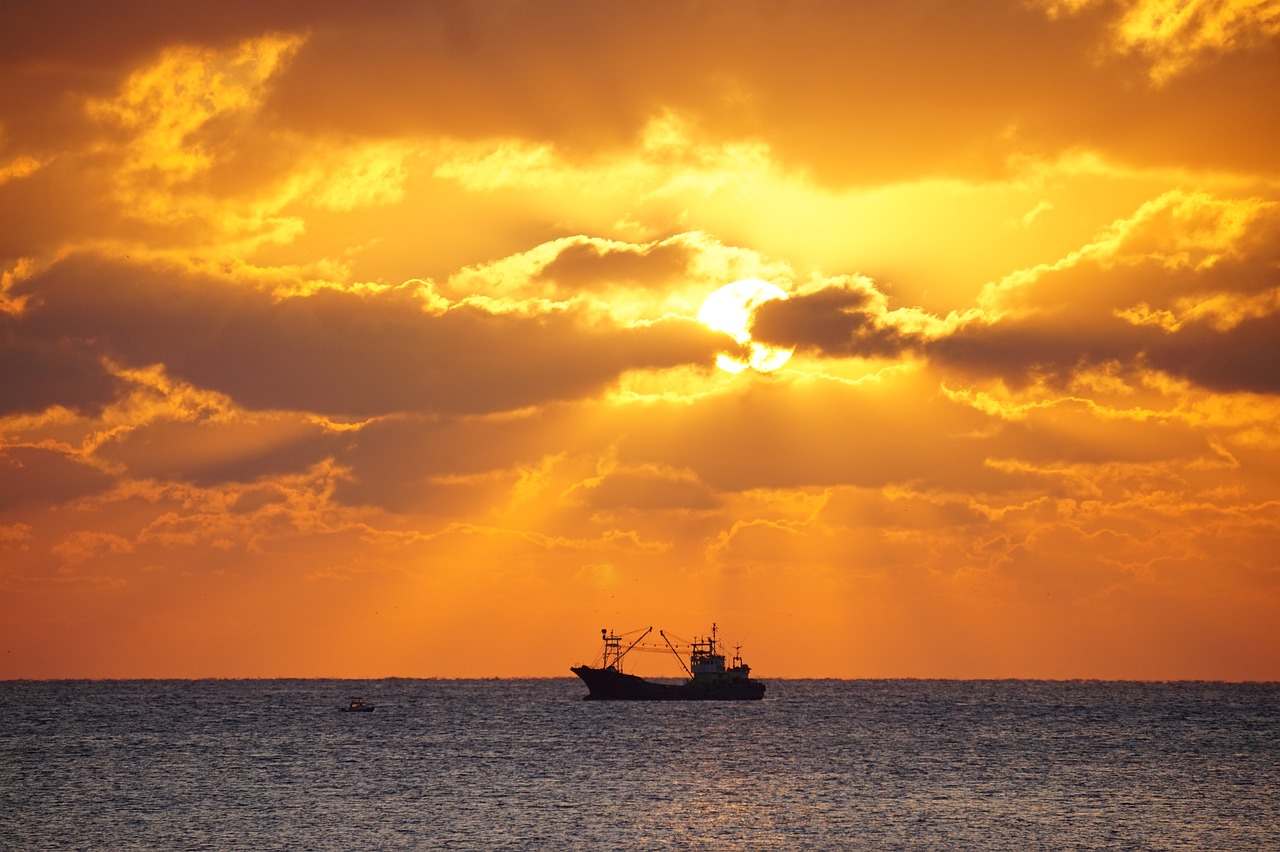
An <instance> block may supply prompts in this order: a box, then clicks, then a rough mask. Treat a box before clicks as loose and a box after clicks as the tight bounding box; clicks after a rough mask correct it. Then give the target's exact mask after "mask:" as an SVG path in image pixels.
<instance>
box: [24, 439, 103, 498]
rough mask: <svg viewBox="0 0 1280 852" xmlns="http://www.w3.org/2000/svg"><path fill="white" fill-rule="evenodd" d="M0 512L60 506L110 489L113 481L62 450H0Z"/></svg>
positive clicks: (33, 448)
mask: <svg viewBox="0 0 1280 852" xmlns="http://www.w3.org/2000/svg"><path fill="white" fill-rule="evenodd" d="M0 471H2V472H3V476H0V508H3V509H6V510H8V509H12V508H14V507H18V506H23V505H27V504H31V505H41V504H46V503H52V504H59V503H64V502H66V501H69V500H74V499H77V498H80V497H85V496H88V495H91V494H96V493H99V492H101V491H104V490H106V489H107V488H108V487H110V484H111V477H109V476H107V475H106V474H105V473H103V472H102V471H100V470H98V469H96V468H94V467H91V466H89V465H87V464H84V463H83V462H81V461H80V460H79V459H77V458H75V457H74V456H72V455H70V454H68V453H66V452H62V451H59V450H52V449H43V448H39V447H13V446H10V447H3V448H0Z"/></svg>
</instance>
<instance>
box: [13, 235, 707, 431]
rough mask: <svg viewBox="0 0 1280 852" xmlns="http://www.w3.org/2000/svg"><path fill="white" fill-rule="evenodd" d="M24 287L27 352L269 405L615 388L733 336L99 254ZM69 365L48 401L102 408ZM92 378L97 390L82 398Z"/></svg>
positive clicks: (327, 407)
mask: <svg viewBox="0 0 1280 852" xmlns="http://www.w3.org/2000/svg"><path fill="white" fill-rule="evenodd" d="M18 292H19V293H20V294H22V295H27V296H30V297H31V301H30V306H29V308H28V309H27V310H26V311H25V312H24V314H23V315H22V317H21V318H20V319H19V320H16V321H15V322H14V324H13V327H14V329H15V331H14V337H15V338H16V339H15V340H13V341H12V342H11V343H10V344H9V349H10V354H9V357H10V358H11V359H13V358H21V357H24V356H23V352H32V351H34V352H40V351H43V350H41V349H40V348H39V347H41V346H43V347H45V348H46V349H48V347H50V346H51V341H59V340H65V341H72V343H70V344H69V345H70V346H72V347H73V348H75V349H78V350H79V352H78V353H77V355H78V356H79V357H81V358H82V359H92V358H95V357H97V358H102V357H105V358H110V359H112V360H113V361H116V362H119V363H121V364H123V365H126V366H135V367H142V366H147V365H150V364H156V363H159V364H163V365H165V368H166V370H167V371H168V372H169V373H170V374H171V375H172V376H173V377H175V378H177V379H180V380H182V381H186V382H189V383H191V384H193V385H195V386H197V387H201V388H206V389H210V390H214V391H217V392H220V393H224V394H226V395H227V396H229V397H230V398H231V399H232V400H234V401H235V402H236V403H238V404H239V405H242V406H244V407H246V408H250V409H257V410H281V409H282V410H295V411H309V412H318V413H325V414H341V415H349V416H373V415H381V414H389V413H394V412H408V411H416V412H439V413H447V414H465V413H486V412H495V411H504V410H515V409H519V408H523V407H526V406H530V405H535V404H539V403H545V402H551V401H554V400H558V399H571V398H578V397H580V396H582V395H584V394H586V395H590V394H594V393H599V392H600V391H602V390H603V389H605V388H606V387H608V386H609V385H610V384H611V383H613V382H614V381H616V380H617V378H618V377H619V376H620V375H621V374H622V373H624V372H626V371H628V370H640V369H652V368H664V367H673V366H680V365H684V364H708V363H710V361H711V359H712V357H713V355H714V351H715V347H716V346H717V344H718V343H719V338H718V336H717V335H715V334H714V333H712V332H710V331H708V330H707V329H706V328H704V327H702V326H700V325H698V324H697V323H696V322H694V321H692V320H688V319H681V318H678V317H670V318H662V319H658V320H655V321H652V322H649V323H646V324H642V325H631V326H622V325H615V324H611V323H610V322H608V321H607V320H605V319H603V318H602V317H600V316H599V315H595V314H592V315H589V316H588V315H586V314H584V313H583V312H582V311H580V310H577V309H574V308H573V307H572V306H567V307H566V306H560V307H557V306H555V305H552V306H548V307H545V308H542V309H538V310H535V311H534V312H532V313H528V314H525V313H519V312H516V311H499V310H492V309H487V308H483V307H477V306H472V305H468V304H465V303H462V304H455V305H451V306H450V307H448V308H447V309H443V310H440V309H436V308H435V307H433V305H435V304H436V303H435V302H432V301H430V300H428V301H424V300H423V298H421V296H420V293H419V291H418V290H417V289H414V288H392V289H386V290H379V291H374V292H363V293H362V292H344V291H337V290H332V289H322V290H319V291H317V292H314V293H311V294H310V295H305V296H294V297H287V298H275V297H273V296H272V295H271V294H270V293H269V292H265V291H262V290H257V289H253V288H251V287H246V286H244V285H241V284H238V283H232V282H227V281H225V280H219V279H215V278H212V277H208V276H203V275H200V274H197V273H192V272H189V271H185V270H183V269H180V268H173V267H171V268H155V267H147V266H140V265H132V264H127V263H120V262H116V261H108V260H104V259H97V258H90V257H76V258H72V259H69V260H67V261H64V262H62V263H59V264H57V265H56V266H54V267H53V268H51V269H50V270H48V271H47V272H45V273H43V274H40V275H36V276H33V277H32V278H30V279H27V280H26V281H24V282H22V284H21V285H19V286H18ZM21 347H26V348H25V349H24V348H21ZM13 353H16V354H13ZM65 362H72V363H74V358H73V356H72V355H59V357H58V358H57V359H52V361H51V363H48V364H44V365H42V366H41V367H40V369H43V370H44V371H46V372H47V373H48V374H49V375H50V376H51V377H53V378H61V379H62V380H63V381H62V383H61V384H60V385H58V386H57V387H56V388H54V387H51V388H49V390H48V393H47V396H48V398H49V399H56V400H58V401H60V402H62V403H63V404H66V405H68V406H69V407H77V406H83V405H87V404H89V403H90V402H92V401H95V400H96V401H99V402H100V397H101V392H100V390H99V388H98V385H94V384H92V382H90V381H88V380H87V379H85V378H84V376H83V375H82V373H78V372H74V371H70V370H68V369H62V370H61V371H59V369H58V368H59V365H60V364H63V363H65ZM82 372H83V371H82ZM73 380H74V381H73ZM81 386H85V387H91V388H92V389H93V390H94V394H93V395H90V396H83V395H82V396H81V397H79V398H77V397H76V393H77V390H78V389H79V388H80V387H81ZM15 404H16V403H15Z"/></svg>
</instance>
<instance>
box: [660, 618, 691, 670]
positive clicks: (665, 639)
mask: <svg viewBox="0 0 1280 852" xmlns="http://www.w3.org/2000/svg"><path fill="white" fill-rule="evenodd" d="M658 635H659V636H661V637H662V641H663V642H666V643H667V647H668V648H670V649H671V653H673V654H675V655H676V659H677V660H678V661H679V662H680V668H682V669H684V671H685V674H687V675H689V677H693V672H691V671H689V667H688V666H686V665H685V664H684V658H683V657H681V656H680V652H679V651H677V650H676V646H675V645H672V644H671V640H670V639H668V638H667V634H666V633H664V632H663V631H661V630H659V631H658Z"/></svg>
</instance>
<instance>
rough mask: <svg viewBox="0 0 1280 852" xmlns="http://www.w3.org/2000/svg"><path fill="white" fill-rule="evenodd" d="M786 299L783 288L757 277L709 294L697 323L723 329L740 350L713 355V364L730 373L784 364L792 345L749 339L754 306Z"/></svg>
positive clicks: (773, 367) (736, 282) (765, 370)
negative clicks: (714, 359)
mask: <svg viewBox="0 0 1280 852" xmlns="http://www.w3.org/2000/svg"><path fill="white" fill-rule="evenodd" d="M785 298H787V293H786V291H785V290H783V289H782V288H781V287H779V286H777V285H776V284H770V283H769V282H768V281H761V280H760V279H759V278H744V279H742V280H741V281H734V282H733V283H732V284H726V285H725V286H723V287H721V288H720V289H719V290H717V291H715V292H714V293H712V294H711V295H710V296H708V297H707V300H706V301H705V302H703V303H702V308H701V309H700V310H699V311H698V322H700V323H702V324H703V325H705V326H706V327H707V328H710V329H713V330H715V331H721V332H724V333H725V334H727V335H729V336H730V337H732V338H733V339H734V341H735V342H737V343H739V344H740V345H741V346H742V350H741V351H738V352H721V353H720V354H718V355H716V366H718V367H719V368H720V369H722V370H727V371H728V372H730V373H741V372H742V371H743V370H745V369H747V368H748V367H750V368H751V369H753V370H759V371H760V372H762V373H767V372H769V371H770V370H776V369H778V368H779V367H781V366H782V365H783V364H785V363H787V359H789V358H790V357H791V353H792V352H793V351H795V347H794V346H790V347H787V346H773V345H770V344H768V343H760V342H759V341H756V340H752V339H751V319H752V316H753V315H754V314H755V311H756V308H758V307H760V306H761V305H762V304H764V303H765V302H768V301H770V300H772V299H785ZM743 352H745V353H746V358H745V359H744V358H743V357H742V354H743Z"/></svg>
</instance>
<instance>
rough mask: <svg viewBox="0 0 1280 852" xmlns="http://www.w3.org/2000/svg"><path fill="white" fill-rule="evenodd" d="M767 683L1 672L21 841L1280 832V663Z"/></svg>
mask: <svg viewBox="0 0 1280 852" xmlns="http://www.w3.org/2000/svg"><path fill="white" fill-rule="evenodd" d="M768 683H769V692H768V695H767V696H766V698H765V700H764V701H760V702H724V703H719V702H711V703H680V702H676V703H611V702H584V701H582V700H581V697H582V695H583V694H584V693H585V688H584V687H582V685H581V684H579V683H578V682H577V681H576V680H573V679H569V678H565V679H548V680H490V681H450V680H399V679H393V680H382V681H325V680H256V681H94V682H79V681H77V682H68V681H59V682H25V681H10V682H0V712H2V713H3V723H2V725H0V848H4V849H22V850H27V849H59V850H62V849H95V850H96V849H110V850H119V849H184V850H185V849H353V848H359V849H484V850H488V849H681V850H683V849H727V850H731V849H752V850H754V849H787V850H790V849H842V850H843V849H874V850H881V849H940V850H952V849H981V850H990V849H1017V850H1027V849H1141V850H1156V849H1170V850H1172V849H1204V850H1235V849H1241V850H1244V849H1247V850H1260V849H1280V684H1214V683H1168V684H1163V683H1161V684H1153V683H1098V682H1031V681H993V682H986V681H800V680H774V681H768ZM356 695H362V696H364V697H365V698H366V699H367V700H368V701H369V702H370V703H372V704H375V705H376V706H377V709H376V711H375V712H373V713H342V712H338V708H339V707H340V706H341V705H342V704H344V703H346V702H347V700H348V699H349V698H350V697H352V696H356Z"/></svg>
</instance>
